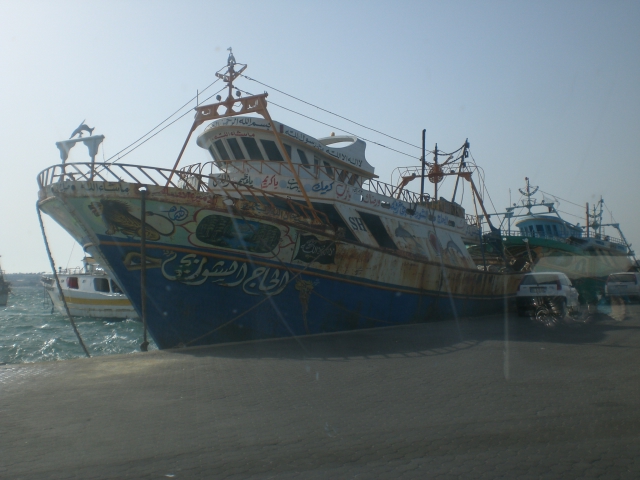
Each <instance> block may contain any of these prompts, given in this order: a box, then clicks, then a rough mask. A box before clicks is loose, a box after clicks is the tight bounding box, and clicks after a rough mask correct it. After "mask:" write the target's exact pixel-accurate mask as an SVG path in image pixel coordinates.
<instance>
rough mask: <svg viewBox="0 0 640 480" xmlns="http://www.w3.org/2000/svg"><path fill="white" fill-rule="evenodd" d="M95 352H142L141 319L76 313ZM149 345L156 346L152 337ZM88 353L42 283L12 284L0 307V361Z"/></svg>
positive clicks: (67, 357)
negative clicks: (4, 303)
mask: <svg viewBox="0 0 640 480" xmlns="http://www.w3.org/2000/svg"><path fill="white" fill-rule="evenodd" d="M74 321H75V322H76V326H77V327H78V331H79V332H80V335H81V337H82V339H83V340H84V344H85V345H86V346H87V349H88V350H89V353H90V354H91V355H92V356H97V355H110V354H119V353H134V352H140V344H141V343H142V339H143V331H142V322H140V321H136V320H117V321H110V320H101V319H95V318H82V317H74ZM149 341H150V342H151V345H150V346H149V349H156V348H157V347H156V346H155V344H153V341H152V340H151V339H149ZM78 357H85V353H84V350H83V349H82V347H81V346H80V344H79V342H78V338H77V337H76V335H75V333H74V332H73V328H72V326H71V323H70V322H69V319H68V318H67V317H66V316H65V315H62V314H60V313H59V312H58V311H57V310H54V311H52V304H51V300H50V299H49V297H48V296H47V294H46V293H45V291H44V287H42V286H21V287H15V286H14V287H12V291H11V293H10V294H9V301H8V303H7V306H6V307H0V364H8V363H26V362H40V361H50V360H65V359H69V358H78Z"/></svg>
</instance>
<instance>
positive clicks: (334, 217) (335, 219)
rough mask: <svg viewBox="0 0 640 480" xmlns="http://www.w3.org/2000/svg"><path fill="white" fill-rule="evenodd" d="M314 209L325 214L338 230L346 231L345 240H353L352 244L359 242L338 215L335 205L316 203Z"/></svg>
mask: <svg viewBox="0 0 640 480" xmlns="http://www.w3.org/2000/svg"><path fill="white" fill-rule="evenodd" d="M312 205H313V208H314V209H316V210H317V211H319V212H322V213H324V214H325V215H326V216H327V218H328V219H329V222H330V223H331V225H333V226H334V227H335V228H336V229H338V228H340V229H342V230H344V238H345V240H351V241H352V242H357V241H358V238H357V237H356V236H355V235H354V234H353V232H352V231H351V229H350V228H349V227H348V226H347V223H346V222H345V221H344V219H343V218H342V216H341V215H340V214H339V213H338V211H337V210H336V208H335V207H334V206H333V205H330V204H328V203H316V202H313V204H312Z"/></svg>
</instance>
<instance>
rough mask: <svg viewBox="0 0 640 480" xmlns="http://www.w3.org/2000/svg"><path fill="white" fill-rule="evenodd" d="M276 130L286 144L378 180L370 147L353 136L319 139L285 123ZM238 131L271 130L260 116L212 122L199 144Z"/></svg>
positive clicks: (276, 124)
mask: <svg viewBox="0 0 640 480" xmlns="http://www.w3.org/2000/svg"><path fill="white" fill-rule="evenodd" d="M273 123H274V127H275V128H276V129H277V131H278V132H279V133H280V134H281V135H282V137H283V141H286V140H293V141H294V142H295V143H297V144H303V145H305V146H307V147H309V148H312V149H316V150H319V151H320V152H323V153H324V154H326V155H327V156H329V157H332V160H333V161H335V162H336V163H337V165H338V166H342V167H347V168H348V169H350V170H352V171H354V172H356V173H358V174H360V175H362V176H364V177H367V178H374V177H376V175H375V173H374V172H375V168H374V167H373V166H372V165H370V164H369V162H367V160H366V157H365V149H366V146H367V144H366V143H365V142H364V141H363V140H361V139H359V138H357V137H355V136H352V135H340V136H332V137H325V138H320V139H316V138H314V137H311V136H309V135H307V134H305V133H302V132H300V131H298V130H296V129H295V128H292V127H289V126H287V125H285V124H283V123H279V122H276V121H274V122H273ZM229 127H231V128H237V129H258V130H263V131H265V132H268V131H270V128H269V122H267V120H265V119H263V118H259V117H249V116H237V117H227V118H223V119H220V120H216V121H214V122H211V123H210V124H209V125H208V126H207V128H206V129H205V131H204V132H203V133H202V134H201V135H200V136H199V137H198V140H197V144H198V145H199V146H200V147H202V148H207V146H208V143H209V142H208V141H207V140H208V139H209V138H210V137H211V134H210V132H211V131H213V130H215V129H220V128H229ZM338 142H340V143H342V142H347V143H348V145H345V146H342V147H334V146H332V145H333V143H338Z"/></svg>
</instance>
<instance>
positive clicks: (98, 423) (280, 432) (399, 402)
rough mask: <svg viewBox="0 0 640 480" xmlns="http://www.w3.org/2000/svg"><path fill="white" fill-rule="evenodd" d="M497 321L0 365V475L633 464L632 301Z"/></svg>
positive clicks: (639, 343) (456, 471)
mask: <svg viewBox="0 0 640 480" xmlns="http://www.w3.org/2000/svg"><path fill="white" fill-rule="evenodd" d="M506 325H507V327H508V328H507V330H508V331H507V332H505V319H504V317H503V316H492V317H484V318H479V319H468V320H459V321H443V322H434V323H430V324H420V325H412V326H408V327H399V328H388V329H379V330H369V331H360V332H351V333H346V334H337V335H326V336H316V337H307V338H301V339H288V340H278V341H269V342H257V343H248V344H237V345H226V346H216V347H207V348H196V349H182V350H174V351H163V352H151V353H146V354H142V353H140V354H133V355H119V356H112V357H99V358H92V359H78V360H70V361H62V362H50V363H39V364H30V365H7V366H3V367H0V478H10V479H18V478H79V479H91V478H100V479H102V478H178V479H179V478H216V479H217V478H220V479H222V478H227V479H246V478H249V479H254V478H255V479H258V478H260V479H262V478H264V479H266V478H282V479H293V478H297V479H316V478H318V479H319V478H336V479H351V478H356V479H382V478H389V479H399V478H429V479H431V478H434V479H435V478H591V477H593V478H612V479H613V478H634V479H635V478H639V477H640V408H639V407H640V398H639V393H640V392H639V388H638V387H639V385H640V377H639V374H638V367H639V359H640V355H639V354H640V308H639V307H638V306H630V307H629V306H628V307H624V306H618V308H617V310H616V309H614V312H613V313H612V316H603V317H602V318H600V319H599V320H598V321H596V322H594V323H592V324H589V325H586V326H581V327H575V328H569V327H565V328H560V329H557V330H556V331H547V330H544V329H542V328H536V327H535V326H532V325H531V324H530V323H528V322H527V321H525V320H523V319H518V318H513V317H512V318H509V319H508V321H507V322H506ZM505 333H506V337H507V338H508V341H505Z"/></svg>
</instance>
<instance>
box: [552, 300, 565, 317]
mask: <svg viewBox="0 0 640 480" xmlns="http://www.w3.org/2000/svg"><path fill="white" fill-rule="evenodd" d="M549 309H550V310H551V313H552V314H553V315H554V316H555V317H557V318H558V320H564V319H565V317H566V316H567V301H566V299H564V298H551V299H549Z"/></svg>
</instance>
